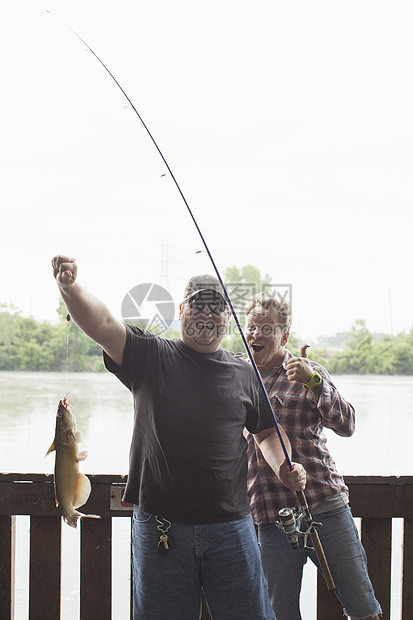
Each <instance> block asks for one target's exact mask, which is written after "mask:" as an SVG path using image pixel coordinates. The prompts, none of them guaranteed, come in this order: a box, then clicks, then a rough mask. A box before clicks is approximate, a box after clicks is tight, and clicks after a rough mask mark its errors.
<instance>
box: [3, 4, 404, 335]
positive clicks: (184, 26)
mask: <svg viewBox="0 0 413 620" xmlns="http://www.w3.org/2000/svg"><path fill="white" fill-rule="evenodd" d="M41 4H42V6H43V7H44V8H45V9H47V10H48V11H51V12H52V14H53V15H51V14H50V13H48V12H45V11H43V10H42V8H40V7H39V6H38V5H35V4H33V3H31V2H29V0H2V11H1V20H0V53H1V78H2V79H1V83H2V97H1V100H0V145H1V146H0V204H1V208H2V214H3V217H2V239H1V243H0V303H10V302H13V303H14V304H15V305H17V306H18V307H19V308H21V310H22V311H23V313H24V314H25V315H30V314H32V315H33V316H34V317H35V318H37V319H39V320H44V319H47V320H54V319H55V318H56V307H57V305H58V292H57V287H56V284H55V282H54V280H53V278H52V273H51V267H50V260H51V258H52V257H53V255H54V254H57V253H68V254H69V255H72V256H75V257H76V258H77V260H78V263H79V280H80V281H81V282H82V283H83V284H84V285H85V286H86V287H87V288H88V289H89V290H90V291H92V292H94V293H95V294H97V295H98V296H99V297H101V298H102V299H103V300H104V301H106V302H107V303H108V305H109V306H110V308H111V309H112V310H113V312H114V313H115V314H116V315H118V316H120V312H121V311H120V308H121V303H122V300H123V298H124V296H125V294H126V293H127V291H128V290H129V289H131V288H132V287H133V286H135V285H137V284H140V283H144V282H154V283H159V284H161V285H163V286H165V287H166V288H167V289H168V290H169V291H170V292H171V294H172V295H173V297H174V299H175V300H176V303H179V301H180V297H181V294H182V291H183V289H184V286H185V284H186V281H187V279H188V278H189V277H190V276H191V275H193V274H194V273H202V272H206V271H207V272H212V268H211V266H210V263H209V260H208V257H207V256H206V255H205V253H203V254H199V253H197V252H198V251H199V250H202V249H203V246H202V243H201V241H200V239H199V236H198V233H197V232H196V230H195V227H194V225H193V223H192V221H191V220H190V217H189V215H188V213H187V211H186V207H185V205H184V202H183V200H182V199H181V197H180V195H179V193H178V191H177V189H176V187H175V186H174V184H173V181H172V180H171V178H170V176H169V174H168V171H167V169H166V168H165V165H164V163H163V161H162V159H161V157H160V156H159V154H158V152H157V151H156V149H155V147H154V145H153V144H152V142H151V140H150V139H149V137H148V135H147V134H146V132H145V130H144V128H143V127H142V125H141V123H140V121H139V119H138V117H137V116H136V114H135V113H134V112H133V110H132V108H131V107H130V106H129V105H128V102H127V100H126V99H125V97H124V96H123V95H122V93H121V92H120V90H119V89H118V88H117V86H116V85H115V83H114V82H113V80H112V79H111V78H110V76H109V75H108V74H107V73H106V71H105V70H104V69H103V68H102V66H101V65H100V63H99V62H98V61H97V60H96V58H95V57H94V56H93V55H92V54H91V53H90V52H89V51H88V50H87V48H86V47H85V45H84V44H82V43H81V42H80V41H79V39H78V38H77V37H76V36H75V35H74V34H73V33H72V32H71V31H70V30H69V29H68V28H67V27H66V26H65V25H64V24H62V23H61V21H59V20H63V21H64V22H65V23H66V24H67V25H68V26H70V27H71V28H73V29H74V30H75V31H76V32H77V34H78V35H79V36H80V37H82V38H83V39H84V40H85V41H86V42H87V44H88V45H89V46H90V47H91V48H92V49H93V50H94V52H96V54H97V55H98V56H99V57H100V58H101V60H102V61H103V62H104V63H105V64H106V65H107V67H108V68H109V69H110V71H111V72H112V73H113V75H114V76H115V78H116V79H117V81H118V82H119V83H120V84H121V86H122V87H123V89H124V90H125V91H126V93H127V95H128V96H129V98H130V99H131V100H132V101H133V103H134V105H135V107H136V108H137V110H138V111H139V113H140V114H141V116H142V117H143V119H144V121H145V123H146V124H147V126H148V128H149V130H150V131H151V133H152V134H153V136H154V138H155V140H156V141H157V143H158V145H159V147H160V149H161V150H162V152H163V154H164V156H165V158H166V160H167V161H168V164H169V166H170V168H171V169H172V172H173V174H174V176H175V177H176V179H177V181H178V183H179V185H180V187H181V189H182V191H183V193H184V195H185V197H186V199H187V201H188V203H189V205H190V207H191V209H192V211H193V213H194V215H195V217H196V219H197V221H198V223H199V225H200V227H201V230H202V232H203V234H204V237H205V239H206V241H207V243H208V245H209V246H210V250H211V252H212V255H213V256H214V259H215V262H216V264H217V266H218V268H219V269H220V270H221V271H222V272H223V271H224V270H225V269H226V268H227V267H228V266H231V265H237V266H238V267H241V266H243V265H247V264H252V265H255V266H257V267H258V268H259V269H260V270H261V273H262V274H266V273H268V274H269V275H270V277H271V280H272V282H273V283H274V284H286V283H290V284H291V285H292V304H293V313H294V322H293V331H295V332H298V334H299V336H300V337H301V338H302V339H309V338H316V337H317V336H318V335H322V334H334V333H336V332H338V331H347V330H349V329H350V328H351V326H352V324H353V323H354V321H355V320H356V319H358V318H361V319H365V320H366V322H367V326H368V327H369V329H370V330H371V331H384V332H386V333H391V332H393V333H398V332H400V331H402V330H406V331H407V330H410V328H411V327H412V325H413V316H412V299H413V295H412V291H411V277H410V276H411V269H412V259H411V254H412V250H411V237H412V230H413V221H412V220H413V209H412V199H413V165H412V164H413V115H412V110H413V80H412V73H413V71H412V59H413V38H412V36H411V32H412V15H413V9H412V5H411V2H410V1H408V0H406V1H397V0H392V1H391V2H390V1H386V2H382V1H380V0H366V1H364V0H357V1H352V0H350V1H347V2H345V3H343V2H341V3H339V2H332V1H331V0H326V1H319V0H310V1H309V0H305V1H300V0H298V1H295V2H286V1H285V0H283V1H282V2H281V1H278V0H263V1H261V0H256V1H255V2H244V1H243V0H236V1H235V0H219V1H217V0H212V1H210V2H208V3H200V2H197V1H196V0H175V1H174V2H171V0H151V1H150V2H148V1H146V2H142V1H140V0H117V1H115V0H113V1H108V0H70V1H69V0H44V2H42V3H41ZM56 18H59V19H56Z"/></svg>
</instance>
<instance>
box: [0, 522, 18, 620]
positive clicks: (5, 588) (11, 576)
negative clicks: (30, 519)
mask: <svg viewBox="0 0 413 620" xmlns="http://www.w3.org/2000/svg"><path fill="white" fill-rule="evenodd" d="M15 559H16V517H15V516H14V515H3V516H0V618H4V619H5V620H14V617H15V615H14V613H15V612H14V601H15Z"/></svg>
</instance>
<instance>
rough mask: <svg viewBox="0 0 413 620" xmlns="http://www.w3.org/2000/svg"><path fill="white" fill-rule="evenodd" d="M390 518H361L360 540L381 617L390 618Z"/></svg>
mask: <svg viewBox="0 0 413 620" xmlns="http://www.w3.org/2000/svg"><path fill="white" fill-rule="evenodd" d="M391 529H392V526H391V519H370V518H369V519H362V521H361V542H362V543H363V547H364V549H365V551H366V554H367V557H368V571H369V576H370V579H371V582H372V584H373V588H374V592H375V595H376V598H377V600H378V601H379V603H380V605H381V607H382V610H383V618H390V593H391Z"/></svg>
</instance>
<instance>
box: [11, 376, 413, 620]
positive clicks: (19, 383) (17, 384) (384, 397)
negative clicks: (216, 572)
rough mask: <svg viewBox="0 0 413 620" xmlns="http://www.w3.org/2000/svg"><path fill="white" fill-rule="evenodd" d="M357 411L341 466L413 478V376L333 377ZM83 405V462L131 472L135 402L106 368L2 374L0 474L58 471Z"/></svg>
mask: <svg viewBox="0 0 413 620" xmlns="http://www.w3.org/2000/svg"><path fill="white" fill-rule="evenodd" d="M333 381H334V383H335V384H336V386H337V388H338V389H339V390H340V391H341V393H342V395H343V396H344V397H345V398H347V400H349V401H350V402H351V403H352V404H353V405H354V407H355V409H356V414H357V418H356V420H357V423H356V432H355V434H354V435H353V437H351V438H342V437H338V436H337V435H335V434H334V433H331V432H327V435H328V446H329V449H330V451H331V453H332V455H333V456H334V458H335V460H336V462H337V465H338V468H339V470H340V471H341V472H342V473H343V474H347V475H356V474H357V475H362V474H365V475H375V474H376V475H411V474H412V470H413V468H412V466H411V461H410V453H411V438H412V436H413V411H412V403H413V380H412V378H411V377H381V376H370V375H368V376H353V375H351V376H349V375H340V376H337V377H334V378H333ZM68 392H70V394H69V396H68V398H69V400H70V401H71V402H72V405H73V407H74V410H75V413H76V417H77V421H78V428H79V430H80V431H81V433H82V441H81V449H82V450H84V449H86V450H88V452H89V456H88V458H87V460H86V461H84V462H83V463H81V470H82V471H83V472H84V473H86V474H88V473H122V474H124V473H127V466H128V450H129V440H130V436H131V429H132V397H131V395H130V393H129V392H128V391H127V390H126V389H125V388H124V387H123V386H122V385H121V384H120V383H119V382H118V381H117V379H116V378H115V377H113V376H112V375H110V374H109V373H107V372H104V373H23V372H0V395H1V396H0V424H1V433H0V471H2V472H6V471H8V472H25V473H26V472H30V473H38V472H44V473H51V472H53V468H54V455H50V456H48V457H47V458H46V459H45V458H44V455H45V453H46V451H47V449H48V448H49V446H50V444H51V442H52V440H53V437H54V426H55V415H56V409H57V404H58V401H59V399H60V398H62V397H63V396H65V395H66V393H68ZM27 523H28V519H27V518H26V517H19V518H18V525H17V528H18V537H17V584H16V620H25V619H26V618H27V575H28V533H27V530H28V527H27ZM113 533H114V549H113V576H114V584H113V619H114V620H127V618H129V612H128V597H129V594H128V588H129V541H130V539H129V523H128V519H121V518H119V519H115V520H114V526H113ZM400 544H401V523H400V520H398V519H395V520H394V545H393V547H394V548H393V574H394V578H393V581H394V586H393V588H392V616H391V619H392V620H398V619H399V618H400V612H399V606H400V583H399V582H400ZM78 562H79V530H74V529H73V528H70V527H68V526H66V525H65V526H64V528H63V564H62V571H63V575H62V583H63V586H62V619H63V620H78V618H79V611H78V603H77V600H78V591H79V575H78V568H77V567H78ZM314 592H315V571H314V570H313V568H312V566H311V567H310V566H308V567H307V568H306V570H305V577H304V583H303V593H302V608H303V611H302V613H303V620H314V618H315V611H314V610H315V596H314Z"/></svg>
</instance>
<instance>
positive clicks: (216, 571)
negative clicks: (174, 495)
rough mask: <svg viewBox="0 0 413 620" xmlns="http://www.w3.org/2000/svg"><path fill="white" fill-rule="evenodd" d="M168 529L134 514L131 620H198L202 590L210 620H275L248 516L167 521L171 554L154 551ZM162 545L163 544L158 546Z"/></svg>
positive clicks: (155, 520) (151, 518) (151, 517)
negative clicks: (219, 520) (202, 522)
mask: <svg viewBox="0 0 413 620" xmlns="http://www.w3.org/2000/svg"><path fill="white" fill-rule="evenodd" d="M159 522H163V524H164V525H163V526H161V527H163V529H164V530H166V529H167V527H168V523H169V522H166V520H165V519H162V518H161V517H160V516H158V515H157V516H156V517H155V516H154V515H150V514H148V513H145V512H142V511H141V510H139V509H138V507H137V506H135V508H134V512H133V521H132V553H133V586H134V592H133V597H134V598H133V600H134V610H133V618H134V620H198V619H199V618H200V615H201V588H202V589H203V591H204V595H205V599H206V601H207V605H208V608H209V611H210V614H211V616H212V618H214V620H246V619H248V620H275V616H274V612H273V610H272V607H271V602H270V599H269V596H268V590H267V584H266V582H265V577H264V574H263V571H262V565H261V558H260V551H259V547H258V541H257V537H256V534H255V530H254V525H253V523H252V519H251V516H248V517H247V518H245V519H241V520H239V521H231V522H227V523H212V524H208V525H188V524H185V523H179V522H177V521H172V524H171V527H170V528H169V529H168V531H167V536H168V543H169V542H170V544H171V546H170V549H169V550H168V551H167V552H166V553H165V554H164V555H160V554H159V553H158V551H157V545H158V542H159V539H160V535H161V531H160V530H158V529H157V528H158V525H159V524H160V523H159ZM161 544H162V543H161Z"/></svg>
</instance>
